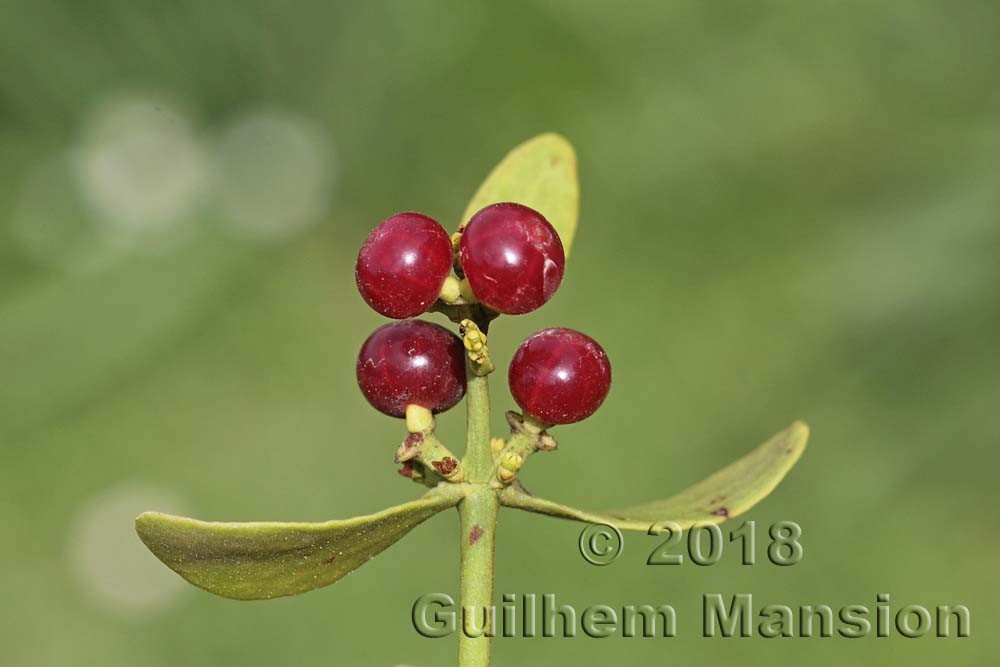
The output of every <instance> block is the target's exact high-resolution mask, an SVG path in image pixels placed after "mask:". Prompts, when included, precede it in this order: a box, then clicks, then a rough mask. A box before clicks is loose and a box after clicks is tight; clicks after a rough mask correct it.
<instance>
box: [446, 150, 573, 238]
mask: <svg viewBox="0 0 1000 667" xmlns="http://www.w3.org/2000/svg"><path fill="white" fill-rule="evenodd" d="M507 201H510V202H517V203H518V204H524V205H525V206H530V207H531V208H533V209H535V210H536V211H538V212H539V213H541V214H542V215H544V216H545V218H546V219H547V220H548V221H549V222H550V223H552V226H553V227H555V228H556V231H557V232H559V238H560V240H561V241H562V244H563V250H564V251H565V253H566V256H567V257H569V249H570V246H571V245H573V236H574V235H575V234H576V223H577V218H578V217H579V214H580V182H579V180H578V178H577V173H576V153H575V152H574V151H573V145H572V144H570V143H569V141H567V140H566V139H565V138H564V137H562V136H561V135H558V134H553V133H548V134H541V135H539V136H537V137H535V138H533V139H529V140H528V141H526V142H524V143H523V144H521V145H520V146H517V147H516V148H514V150H512V151H511V152H510V153H508V154H507V156H506V157H505V158H504V159H503V160H501V161H500V164H498V165H497V166H496V167H494V168H493V171H491V172H490V175H489V176H487V177H486V180H485V181H483V184H482V185H480V186H479V190H477V191H476V194H475V196H474V197H473V198H472V201H470V202H469V205H468V206H467V207H466V208H465V213H464V214H463V215H462V222H463V223H465V222H468V220H469V218H471V217H472V216H473V214H475V213H476V212H477V211H478V210H479V209H481V208H483V207H485V206H489V205H490V204H496V203H498V202H507Z"/></svg>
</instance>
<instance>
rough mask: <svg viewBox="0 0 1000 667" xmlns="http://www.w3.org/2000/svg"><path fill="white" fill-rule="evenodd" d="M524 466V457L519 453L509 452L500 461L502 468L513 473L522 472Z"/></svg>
mask: <svg viewBox="0 0 1000 667" xmlns="http://www.w3.org/2000/svg"><path fill="white" fill-rule="evenodd" d="M522 465H524V457H523V456H521V455H520V454H518V453H517V452H507V453H506V454H504V456H503V458H502V459H501V460H500V466H501V467H503V468H506V469H507V470H510V471H512V472H517V471H518V470H520V469H521V466H522Z"/></svg>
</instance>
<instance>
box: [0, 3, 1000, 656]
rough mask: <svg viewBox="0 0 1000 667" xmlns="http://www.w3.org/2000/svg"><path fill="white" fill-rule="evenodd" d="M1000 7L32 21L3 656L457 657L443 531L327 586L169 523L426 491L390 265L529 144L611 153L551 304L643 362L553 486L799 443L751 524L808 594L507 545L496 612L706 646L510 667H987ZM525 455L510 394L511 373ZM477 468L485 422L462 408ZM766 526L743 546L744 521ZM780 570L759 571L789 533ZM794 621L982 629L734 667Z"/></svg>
mask: <svg viewBox="0 0 1000 667" xmlns="http://www.w3.org/2000/svg"><path fill="white" fill-rule="evenodd" d="M998 44H1000V7H998V6H997V5H996V4H995V3H991V2H972V1H970V2H960V3H946V2H905V3H904V2H899V3H866V2H808V3H806V2H791V1H788V2H755V3H743V2H696V1H691V2H662V1H660V2H655V1H651V0H650V1H640V2H631V3H627V4H625V3H614V2H574V1H571V0H536V1H528V2H507V3H479V2H468V1H467V0H454V1H448V2H403V1H400V2H369V3H361V2H356V3H355V2H338V3H332V2H298V3H293V2H281V1H278V0H268V1H253V2H250V1H247V2H198V1H195V0H182V1H178V2H173V3H169V4H164V3H152V2H125V1H124V0H101V1H97V2H88V3H74V2H70V1H68V0H63V1H62V2H54V1H51V0H37V1H35V2H24V1H21V2H19V1H16V0H15V1H13V2H11V1H10V0H8V1H7V2H3V3H0V63H2V64H0V380H2V381H0V525H2V526H3V528H2V533H0V534H2V536H3V537H2V538H0V539H2V543H3V548H2V555H0V559H2V568H0V591H3V593H4V595H5V597H6V598H7V600H8V602H7V604H5V605H3V610H2V611H0V637H2V641H0V663H3V664H4V665H12V666H33V665H60V666H62V665H102V666H107V667H111V666H114V665H130V666H131V665H143V666H150V667H158V666H161V665H175V664H189V665H219V664H277V665H301V664H311V665H322V664H330V665H334V664H363V665H395V664H399V663H406V664H415V665H421V666H422V665H447V664H453V662H454V657H455V641H454V639H441V640H428V639H423V638H420V637H419V636H417V634H416V633H415V631H414V630H413V629H412V627H411V624H410V620H409V612H410V606H411V605H412V603H413V601H414V600H415V599H416V598H417V597H418V596H419V595H421V594H423V593H426V592H432V591H444V592H451V593H455V592H457V573H456V569H457V563H458V547H457V535H456V530H457V521H456V517H455V516H454V515H453V514H452V513H451V512H448V513H445V514H444V515H441V516H438V517H436V518H434V519H432V520H430V521H429V522H428V523H427V524H426V525H424V526H421V527H420V528H418V529H417V530H416V531H414V532H413V533H412V534H411V535H410V537H409V538H407V539H406V540H404V541H403V542H402V543H400V544H398V545H396V546H395V547H393V548H391V549H390V550H389V551H387V552H386V553H384V554H382V555H381V556H380V557H378V558H377V559H375V560H374V561H372V562H371V563H370V564H369V565H367V566H366V567H364V568H363V569H361V570H359V571H358V572H356V573H354V574H353V575H352V576H350V577H348V578H347V579H345V580H344V581H342V582H340V583H338V584H336V585H335V586H334V587H332V588H328V589H323V590H320V591H317V592H313V593H309V594H307V595H304V596H301V597H298V598H286V599H281V600H275V601H271V602H266V603H236V602H231V601H227V600H222V599H218V598H214V597H212V596H210V595H208V594H207V593H202V592H200V591H198V590H196V589H193V588H190V587H188V586H186V585H184V584H183V582H181V581H180V580H179V579H178V578H177V577H175V576H174V575H173V574H172V573H170V572H168V571H167V570H166V569H165V568H163V567H162V566H160V565H159V564H158V562H156V561H155V559H153V557H152V556H151V555H149V554H148V553H147V552H146V551H145V550H144V549H143V548H142V546H141V545H140V543H139V542H138V540H137V539H136V538H135V537H134V535H133V533H132V528H131V520H132V517H133V516H134V515H135V514H136V513H138V512H139V511H141V510H143V509H164V510H174V511H179V512H184V513H189V514H192V515H194V516H198V517H201V518H206V519H218V520H253V519H286V520H322V519H327V518H335V517H347V516H352V515H355V514H361V513H368V512H371V511H375V510H377V509H379V508H382V507H384V506H387V505H390V504H394V503H398V502H401V501H404V500H406V499H408V498H412V497H414V496H415V494H417V493H418V489H417V487H415V486H414V485H412V484H410V483H408V482H406V481H405V480H402V479H401V478H399V477H398V476H397V475H396V473H395V467H394V466H393V465H392V454H393V451H394V449H395V447H396V445H397V444H398V441H399V439H400V437H401V433H402V429H401V425H400V423H399V422H397V421H394V420H391V419H388V418H385V417H382V416H380V415H378V414H377V413H375V412H374V411H373V410H371V409H370V408H369V407H368V406H367V405H366V404H365V402H364V400H363V398H362V397H361V395H360V393H359V392H358V390H357V388H356V386H355V382H354V367H353V365H354V358H355V354H356V352H357V349H358V347H359V346H360V344H361V342H362V341H363V340H364V338H365V337H366V336H367V334H368V333H369V332H370V331H371V330H372V329H373V328H374V327H376V326H377V325H379V324H380V323H381V321H382V320H381V319H380V318H379V317H378V316H377V315H375V314H374V313H372V312H371V311H370V310H369V309H368V308H367V307H366V306H365V305H364V303H363V302H362V300H361V299H360V298H359V296H358V295H357V293H356V290H355V287H354V279H353V273H352V272H353V263H354V259H355V256H356V252H357V249H358V247H359V245H360V244H361V242H362V240H363V239H364V238H365V236H366V234H367V233H368V231H369V230H370V229H371V227H373V226H374V225H375V224H376V223H377V222H378V221H380V220H381V219H382V218H384V217H386V216H387V215H389V214H391V213H393V212H396V211H399V210H418V211H422V212H425V213H427V214H429V215H432V216H434V217H436V218H438V219H440V220H441V221H442V222H443V223H444V224H445V225H446V226H447V227H453V226H455V225H456V224H457V222H458V220H457V217H458V216H459V214H460V213H461V211H462V209H463V207H464V205H465V203H466V201H467V199H468V197H469V196H471V194H472V192H473V191H474V190H475V188H476V186H477V184H478V183H479V181H480V180H481V179H482V177H483V176H485V174H486V173H487V171H488V170H489V169H490V168H491V167H492V165H493V164H494V163H495V162H496V161H497V160H499V159H500V157H501V156H502V155H503V154H504V153H505V152H506V150H507V149H509V148H510V147H512V146H513V145H515V144H517V143H519V142H520V141H523V140H524V139H526V138H528V137H530V136H532V135H534V134H537V133H539V132H543V131H550V130H554V131H558V132H561V133H563V134H565V135H566V136H567V137H569V138H570V140H571V141H573V142H574V144H575V145H576V147H577V150H578V152H579V158H580V172H581V181H582V197H583V198H582V209H581V222H580V228H579V233H578V235H577V239H576V244H575V246H574V248H573V258H572V262H571V264H570V265H569V267H568V270H567V274H566V279H565V281H564V282H563V286H562V289H561V290H560V292H559V293H558V294H557V295H556V296H555V298H554V299H553V300H552V301H551V302H550V304H549V305H548V306H546V307H545V308H544V309H542V310H540V311H537V312H535V313H532V314H530V315H527V316H523V317H517V318H504V319H503V320H501V321H499V322H498V323H497V324H495V326H494V328H493V329H492V332H491V333H492V335H491V339H490V342H491V349H492V351H493V354H494V356H495V358H496V359H497V360H498V362H499V363H498V365H499V366H501V368H503V367H505V366H506V361H507V360H508V359H509V358H510V355H511V354H512V352H513V350H514V349H515V347H516V345H517V343H518V342H519V341H520V340H521V339H522V338H523V337H524V336H526V335H527V334H528V333H530V332H532V331H534V330H536V329H539V328H542V327H545V326H553V325H565V326H570V327H574V328H578V329H581V330H583V331H585V332H587V333H589V334H590V335H592V336H594V337H595V338H597V339H598V340H600V341H601V343H602V344H603V345H604V347H605V348H606V349H607V351H608V353H609V355H610V357H611V359H612V362H613V364H614V369H615V385H614V388H613V390H612V392H611V395H610V397H609V399H608V401H607V403H606V404H605V406H604V407H603V408H602V409H601V411H599V412H598V413H597V414H596V415H595V416H594V417H593V418H591V419H589V420H588V421H587V422H584V423H582V424H578V425H574V426H570V427H566V428H561V429H559V431H560V432H559V433H558V435H559V438H560V442H561V448H560V451H559V452H557V453H555V454H551V455H545V456H539V457H538V458H537V459H533V460H532V462H531V465H530V466H529V467H528V468H527V469H526V471H525V473H524V475H523V477H524V480H525V483H526V485H527V486H528V487H529V488H531V489H532V490H533V491H534V492H535V493H538V494H541V495H544V496H547V497H550V498H554V499H558V500H562V501H565V502H569V503H572V504H576V505H579V506H583V507H588V508H600V507H605V506H616V505H617V506H621V505H628V504H632V503H635V502H640V501H643V500H647V499H652V498H655V497H660V496H665V495H669V493H671V492H673V491H676V490H678V489H680V488H682V487H684V486H686V485H687V484H689V483H691V482H693V481H696V480H698V479H700V478H701V477H702V476H704V475H705V474H707V473H709V472H711V471H713V470H715V469H716V468H718V467H720V466H722V465H724V464H726V463H728V462H729V461H731V460H732V459H734V458H736V457H737V456H739V455H741V454H742V453H743V452H745V451H746V450H748V449H749V448H750V447H752V446H753V445H755V444H757V443H758V442H760V441H762V440H763V439H765V438H766V437H768V436H770V435H771V434H772V433H774V432H776V431H778V430H780V429H781V428H783V427H784V426H785V425H787V424H788V423H789V422H791V421H792V420H793V419H795V418H803V419H806V420H808V421H809V422H810V424H811V425H812V428H813V438H812V441H811V444H810V447H809V449H808V450H807V452H806V454H805V456H804V458H803V459H802V461H801V462H800V463H799V465H798V466H797V467H796V468H795V469H794V470H793V471H792V473H791V474H790V476H789V477H788V479H787V480H786V481H785V482H784V484H783V485H782V486H781V487H779V489H778V490H777V492H776V493H775V494H774V495H773V496H772V497H771V498H769V499H768V500H766V501H765V502H764V503H762V504H761V505H760V506H758V507H757V508H756V509H754V510H753V511H752V513H751V514H750V515H748V517H747V518H753V519H755V520H756V521H757V523H758V526H759V527H760V526H763V527H766V526H767V525H768V524H770V523H772V522H774V521H779V520H793V521H797V522H799V523H800V524H801V525H802V527H803V531H804V536H803V543H804V545H805V549H806V551H805V557H804V559H803V561H802V563H801V564H799V565H797V566H795V567H790V568H777V567H773V566H770V565H768V564H766V563H762V564H758V565H757V566H756V567H750V568H747V567H741V566H739V565H738V564H737V560H738V559H737V552H736V550H735V549H729V550H728V551H726V555H725V557H724V558H723V562H722V563H721V564H719V565H716V566H714V567H701V568H699V567H695V566H694V565H690V564H687V565H684V566H683V567H681V568H651V567H647V566H645V564H644V563H645V559H646V556H647V555H648V553H649V552H650V551H651V550H652V549H653V547H654V546H655V545H656V544H657V542H658V541H660V540H656V539H655V538H651V537H648V536H644V535H630V536H628V538H627V542H626V547H625V553H624V555H623V556H622V558H621V559H620V560H619V561H618V562H616V563H615V564H614V565H612V566H610V567H605V568H595V567H592V566H589V565H587V564H586V563H585V562H584V561H583V560H582V559H581V558H580V556H579V554H578V553H577V548H576V539H577V536H578V534H579V530H580V526H579V525H576V524H570V523H566V522H557V521H554V520H546V519H544V518H542V517H538V516H535V515H528V514H523V513H517V512H505V513H504V514H503V515H502V516H501V526H500V535H499V546H498V571H497V591H498V594H499V593H501V592H516V593H523V592H537V593H542V592H553V593H556V594H557V595H558V597H559V599H560V601H562V602H568V603H573V604H576V605H578V606H580V607H583V606H586V605H588V604H595V603H605V604H609V605H613V606H621V605H624V604H640V603H644V602H656V603H664V602H669V603H671V604H673V605H674V606H675V607H676V609H677V611H678V615H679V635H680V636H679V637H678V638H676V639H672V640H665V639H631V640H624V639H620V638H611V639H605V640H593V639H586V638H576V639H540V638H539V639H511V640H505V641H498V642H497V643H496V646H495V652H494V655H495V661H496V663H497V664H499V665H513V664H522V665H552V664H579V665H600V664H623V663H627V664H664V663H666V662H668V661H669V662H670V663H673V664H692V663H693V662H695V661H701V662H705V663H707V664H714V663H718V662H720V661H724V660H730V661H736V660H738V661H739V664H741V665H772V664H789V663H793V662H794V663H797V664H810V665H835V664H844V663H845V662H847V661H850V662H851V663H852V664H871V665H876V664H890V663H891V664H909V665H940V664H949V665H972V664H987V662H991V658H995V655H996V654H997V652H998V651H1000V642H998V640H997V639H996V635H995V633H994V632H993V627H992V623H993V622H996V621H998V620H1000V617H998V612H1000V609H998V602H997V599H996V596H995V588H996V574H995V572H994V568H995V566H996V564H997V562H998V555H1000V553H998V546H1000V537H998V535H1000V532H998V530H997V528H998V525H997V512H996V503H997V500H998V493H997V487H996V481H995V477H996V475H995V471H994V469H993V466H994V465H997V463H998V462H1000V458H998V455H997V452H996V445H997V444H998V442H997V437H998V434H1000V428H998V426H1000V424H998V417H997V404H998V402H1000V382H998V379H1000V354H998V352H1000V349H998V347H997V330H998V326H1000V299H998V298H997V297H998V289H997V286H998V282H1000V261H997V256H998V252H1000V218H998V216H1000V187H998V183H1000V93H998V91H1000V85H998V83H1000V48H998ZM493 392H494V396H495V401H496V418H495V421H496V430H497V432H498V434H499V433H500V432H501V431H502V426H503V424H502V411H503V410H504V409H507V408H508V407H511V406H512V403H511V401H510V398H509V394H508V393H507V390H506V386H505V382H504V377H503V374H502V373H500V374H498V375H497V376H496V377H495V381H494V383H493ZM440 421H441V424H442V426H441V428H442V431H443V436H444V438H445V439H446V441H448V442H452V443H455V445H456V446H457V447H459V448H460V445H459V444H458V443H459V442H460V437H461V433H462V428H463V424H462V422H463V417H462V414H461V411H455V413H454V414H448V415H446V416H445V417H444V418H442V419H441V420H440ZM737 525H738V522H737V523H735V524H733V525H732V527H733V528H735V527H736V526H737ZM759 541H764V540H761V538H760V537H759ZM713 592H720V593H725V594H730V593H737V592H749V593H754V595H755V599H756V601H757V602H758V605H762V604H766V603H770V602H774V603H785V604H793V605H794V604H808V603H825V604H830V605H834V606H841V605H847V604H854V603H857V604H865V605H868V606H869V607H874V605H875V595H876V593H883V592H888V593H890V594H891V595H892V600H893V604H894V608H898V606H901V605H903V604H908V603H919V604H923V605H925V606H928V607H931V608H933V607H934V606H935V605H938V604H947V603H963V604H966V605H968V606H969V607H970V609H971V611H972V623H973V626H972V632H973V635H972V637H971V638H970V639H964V640H959V639H936V638H930V637H925V638H922V639H918V640H904V639H900V638H898V637H893V638H890V639H876V638H874V637H869V638H867V639H861V640H845V639H786V640H764V639H729V640H722V639H704V638H701V637H700V636H699V635H700V599H701V595H702V594H703V593H713Z"/></svg>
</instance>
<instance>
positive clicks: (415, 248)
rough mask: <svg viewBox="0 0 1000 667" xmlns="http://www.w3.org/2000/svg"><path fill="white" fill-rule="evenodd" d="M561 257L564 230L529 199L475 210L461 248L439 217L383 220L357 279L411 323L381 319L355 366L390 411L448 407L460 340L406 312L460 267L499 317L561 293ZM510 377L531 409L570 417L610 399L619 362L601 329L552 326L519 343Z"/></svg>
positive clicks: (542, 416) (551, 418)
mask: <svg viewBox="0 0 1000 667" xmlns="http://www.w3.org/2000/svg"><path fill="white" fill-rule="evenodd" d="M456 255H457V256H456ZM565 266H566V257H565V253H564V251H563V246H562V241H560V239H559V234H558V233H557V232H556V230H555V229H554V228H553V227H552V225H551V224H549V222H548V220H546V219H545V217H544V216H542V214H541V213H539V212H538V211H535V210H534V209H531V208H528V207H527V206H523V205H521V204H514V203H501V204H493V205H491V206H487V207H486V208H484V209H482V210H481V211H479V212H478V213H476V214H475V215H474V216H472V218H471V219H470V220H469V222H468V223H466V224H465V225H463V227H462V228H461V229H460V236H459V240H458V243H457V248H455V247H453V245H452V241H451V237H449V235H448V233H447V232H446V231H445V230H444V228H443V227H442V226H441V225H440V224H438V222H437V221H435V220H433V219H432V218H429V217H427V216H425V215H422V214H420V213H399V214H396V215H394V216H392V217H390V218H388V219H386V220H384V221H383V222H382V223H381V224H380V225H379V226H378V227H376V228H375V229H374V230H373V231H372V232H371V234H370V235H369V236H368V239H367V240H366V241H365V243H364V245H362V247H361V251H360V253H359V254H358V261H357V264H356V266H355V278H356V281H357V285H358V290H359V291H360V292H361V296H362V297H363V298H364V300H365V301H366V302H367V303H368V305H370V306H371V307H372V308H373V309H374V310H376V311H377V312H379V313H381V314H382V315H385V316H386V317H391V318H394V319H401V320H403V321H402V322H397V323H394V324H387V325H385V326H383V327H381V328H379V329H377V330H376V331H375V332H374V333H373V334H372V335H371V336H370V337H369V338H368V340H366V341H365V343H364V345H363V346H362V347H361V354H360V355H359V356H358V363H357V376H358V384H359V385H360V387H361V391H362V393H363V394H364V395H365V398H367V399H368V402H369V403H371V404H372V406H374V407H375V408H376V409H377V410H379V411H381V412H383V413H385V414H387V415H391V416H394V417H402V416H404V414H405V412H406V406H407V405H409V404H415V405H420V406H422V407H425V408H427V409H429V410H432V411H433V412H443V411H444V410H447V409H449V408H451V407H452V406H454V405H455V404H456V403H457V402H458V401H459V400H461V398H462V396H463V395H464V393H465V350H464V347H463V344H462V341H461V339H460V338H458V337H457V336H455V335H454V334H452V333H451V332H449V331H448V330H446V329H444V328H442V327H440V326H437V325H436V324H430V323H428V322H423V321H419V320H407V319H405V318H411V317H415V316H417V315H420V314H421V313H425V312H427V311H428V310H429V309H430V308H431V306H433V305H434V303H435V302H436V301H437V300H438V297H439V295H440V294H441V288H442V287H443V286H444V284H445V281H446V280H447V279H448V277H449V275H450V274H451V271H452V269H453V268H454V270H455V271H456V273H457V274H458V275H459V277H464V279H465V280H466V281H467V282H468V288H469V289H470V290H471V292H472V294H474V295H475V300H476V301H478V302H479V303H480V304H482V306H484V307H485V308H487V309H489V311H491V312H492V315H496V314H497V313H503V314H509V315H519V314H523V313H529V312H531V311H533V310H535V309H537V308H539V307H541V306H542V305H543V304H545V302H546V301H548V300H549V299H550V298H551V297H552V295H553V294H555V292H556V289H558V287H559V284H560V283H561V282H562V277H563V272H564V270H565ZM509 378H510V387H511V392H512V393H513V395H514V399H515V400H516V401H517V403H518V405H520V406H521V408H522V410H524V411H525V412H526V413H527V414H529V415H531V416H532V417H534V418H536V419H538V420H539V421H542V422H545V423H547V424H568V423H571V422H575V421H579V420H581V419H584V418H585V417H587V416H589V415H591V414H592V413H593V412H594V411H595V410H596V409H597V408H598V407H599V406H600V405H601V403H602V402H603V401H604V398H605V396H607V393H608V390H609V389H610V386H611V366H610V364H609V362H608V358H607V355H606V354H605V353H604V350H603V349H601V346H600V345H598V344H597V343H596V342H595V341H594V340H593V339H591V338H589V337H587V336H585V335H583V334H581V333H579V332H576V331H572V330H570V329H545V330H543V331H539V332H538V333H536V334H534V335H532V336H531V337H529V338H528V339H527V340H526V341H524V343H522V345H521V347H520V348H519V349H518V351H517V353H516V354H515V355H514V360H513V362H512V363H511V366H510V372H509Z"/></svg>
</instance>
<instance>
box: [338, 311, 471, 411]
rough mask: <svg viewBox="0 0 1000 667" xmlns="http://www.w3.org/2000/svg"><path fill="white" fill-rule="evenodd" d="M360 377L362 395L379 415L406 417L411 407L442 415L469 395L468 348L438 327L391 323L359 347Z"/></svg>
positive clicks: (419, 321)
mask: <svg viewBox="0 0 1000 667" xmlns="http://www.w3.org/2000/svg"><path fill="white" fill-rule="evenodd" d="M357 375H358V386H359V387H361V393H363V394H364V395H365V398H366V399H368V402H369V403H371V404H372V407H374V408H375V409H376V410H378V411H379V412H383V413H385V414H387V415H389V416H391V417H404V416H405V415H406V406H407V405H408V404H411V403H412V404H415V405H420V406H423V407H425V408H427V409H428V410H431V411H433V412H444V411H445V410H447V409H449V408H451V407H452V406H454V405H455V404H456V403H458V402H459V401H460V400H461V399H462V396H463V395H464V394H465V348H464V347H463V346H462V341H461V339H459V337H458V336H456V335H455V334H453V333H452V332H450V331H448V330H447V329H445V328H444V327H440V326H438V325H436V324H431V323H430V322H424V321H423V320H405V321H403V322H393V323H392V324H386V325H384V326H381V327H379V328H378V329H376V330H375V331H374V332H372V335H371V336H369V337H368V340H366V341H365V342H364V345H362V346H361V352H360V353H359V354H358V364H357Z"/></svg>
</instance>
